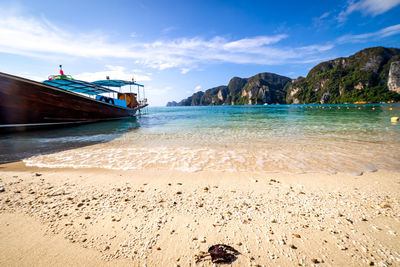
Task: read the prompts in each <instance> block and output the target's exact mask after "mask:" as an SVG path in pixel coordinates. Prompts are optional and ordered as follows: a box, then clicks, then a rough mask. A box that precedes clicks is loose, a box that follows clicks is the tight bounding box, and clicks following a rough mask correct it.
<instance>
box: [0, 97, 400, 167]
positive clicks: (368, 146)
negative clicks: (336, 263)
mask: <svg viewBox="0 0 400 267" xmlns="http://www.w3.org/2000/svg"><path fill="white" fill-rule="evenodd" d="M393 116H400V105H399V104H390V105H389V104H382V105H376V104H375V105H277V106H276V105H270V106H216V107H213V106H209V107H168V108H167V107H159V108H156V107H154V108H149V113H148V114H147V115H143V116H141V117H139V118H138V119H137V121H132V120H130V121H120V122H110V123H103V124H91V125H85V126H79V127H73V128H68V129H58V130H52V131H50V132H51V133H52V134H51V135H50V136H49V131H46V134H43V133H42V134H40V135H41V136H35V135H37V133H36V134H32V133H31V134H30V135H26V136H27V137H26V138H24V136H25V135H24V134H20V135H17V138H13V137H12V136H11V137H10V136H8V138H9V139H8V141H7V140H6V139H5V138H3V139H1V140H0V145H1V144H3V145H4V144H7V142H8V146H9V147H10V144H9V143H10V142H15V143H17V144H18V143H21V142H22V143H23V142H25V143H39V144H40V145H41V148H42V152H40V151H39V153H42V154H43V155H40V156H33V157H32V155H27V157H23V158H24V160H25V162H26V164H28V165H33V166H43V167H76V168H79V167H100V168H112V169H176V170H185V171H199V170H217V171H257V172H291V173H298V172H328V173H335V172H350V173H355V174H357V173H361V172H364V171H375V170H377V169H386V170H395V171H400V124H399V123H391V121H390V118H391V117H393ZM14 145H15V144H14ZM17 147H18V145H17ZM54 147H56V148H57V149H55V151H52V148H54ZM43 148H47V149H48V151H45V152H44V153H43ZM70 148H72V149H70ZM0 149H1V147H0ZM44 150H46V149H44ZM0 152H1V150H0ZM10 152H11V151H10ZM25 152H26V151H25ZM31 152H32V151H31ZM16 153H21V151H19V152H16ZM28 154H29V153H28ZM31 154H33V155H34V154H35V153H34V152H33V153H31ZM3 158H4V157H3ZM0 160H1V158H0ZM3 161H4V160H3Z"/></svg>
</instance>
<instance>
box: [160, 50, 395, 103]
mask: <svg viewBox="0 0 400 267" xmlns="http://www.w3.org/2000/svg"><path fill="white" fill-rule="evenodd" d="M392 100H394V101H400V49H397V48H384V47H373V48H367V49H364V50H361V51H359V52H357V53H356V54H354V55H352V56H350V57H347V58H337V59H334V60H329V61H326V62H322V63H320V64H318V65H317V66H315V67H314V68H312V69H311V70H310V72H309V73H308V75H307V77H305V78H304V77H299V78H297V79H295V80H291V79H290V78H288V77H284V76H280V75H277V74H273V73H260V74H257V75H254V76H252V77H250V78H239V77H234V78H232V79H231V80H230V82H229V84H228V86H219V87H214V88H211V89H208V90H206V91H205V92H197V93H195V94H193V95H192V96H190V97H188V98H186V99H184V100H182V101H181V102H179V103H176V102H170V103H168V106H196V105H255V104H258V105H260V104H265V103H267V104H275V103H279V104H292V103H294V104H308V103H321V104H340V103H354V102H357V101H366V102H375V103H376V102H387V101H392Z"/></svg>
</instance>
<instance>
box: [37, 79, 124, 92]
mask: <svg viewBox="0 0 400 267" xmlns="http://www.w3.org/2000/svg"><path fill="white" fill-rule="evenodd" d="M43 83H44V84H48V85H52V86H54V87H58V88H60V89H64V90H68V91H72V92H75V93H83V94H87V95H98V94H101V93H118V92H117V91H114V90H111V89H108V88H106V87H103V86H101V85H100V84H95V83H89V82H85V81H80V80H69V79H54V80H46V81H44V82H43Z"/></svg>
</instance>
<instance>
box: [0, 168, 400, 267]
mask: <svg viewBox="0 0 400 267" xmlns="http://www.w3.org/2000/svg"><path fill="white" fill-rule="evenodd" d="M0 174H1V181H0V185H1V186H3V187H4V192H1V193H0V213H1V214H2V216H1V221H0V240H2V241H0V248H1V249H0V251H2V252H1V253H0V262H1V263H2V264H4V265H7V266H17V265H31V266H32V265H34V266H38V265H45V266H47V265H54V264H56V265H57V264H58V265H61V264H66V263H67V262H68V261H67V260H68V258H69V257H70V256H68V255H69V254H68V253H66V254H65V256H60V257H58V256H57V257H54V255H61V254H64V247H65V246H66V247H68V248H70V249H71V250H72V251H76V253H77V254H78V255H79V256H77V258H76V259H74V261H73V262H71V265H79V264H81V265H89V266H93V265H98V264H100V265H108V264H111V265H129V264H130V265H134V266H139V265H140V266H142V265H143V264H147V266H157V265H158V264H159V263H160V262H163V264H164V265H166V266H176V265H180V266H193V265H194V264H195V260H194V256H195V255H197V254H198V253H199V252H200V251H207V249H208V247H210V246H211V245H215V244H219V243H224V244H227V245H231V246H233V247H234V248H235V249H237V250H238V251H239V252H240V253H241V255H238V257H237V260H236V261H234V262H233V263H232V266H243V265H248V264H250V265H257V264H259V265H266V266H269V265H279V264H281V265H299V264H300V265H301V266H311V265H315V264H319V265H334V266H337V265H347V266H360V265H367V264H372V263H373V264H375V266H376V265H377V266H379V265H384V264H393V265H397V264H400V254H399V253H400V242H399V234H400V197H399V196H400V174H399V173H398V172H391V171H382V170H378V171H377V172H367V173H364V174H363V175H362V176H355V175H351V174H344V173H338V174H322V173H305V174H282V173H261V172H260V173H256V172H238V173H230V172H212V171H200V172H194V173H188V172H183V171H165V170H142V171H137V170H127V171H116V170H104V169H45V168H37V167H26V166H25V164H24V163H23V162H15V163H9V164H3V165H0ZM21 221H23V223H21ZM7 224H8V225H7ZM10 229H12V231H11V230H10ZM32 229H35V234H27V233H29V232H32ZM27 244H31V246H28V245H27ZM38 251H39V252H38ZM46 251H47V252H46ZM45 252H46V253H45ZM38 253H39V254H38ZM60 253H61V254H60ZM38 255H40V257H39V256H38ZM78 259H79V260H78ZM75 260H76V261H75ZM202 265H204V266H211V265H212V263H211V261H210V260H204V261H201V262H199V263H198V264H197V265H196V266H202Z"/></svg>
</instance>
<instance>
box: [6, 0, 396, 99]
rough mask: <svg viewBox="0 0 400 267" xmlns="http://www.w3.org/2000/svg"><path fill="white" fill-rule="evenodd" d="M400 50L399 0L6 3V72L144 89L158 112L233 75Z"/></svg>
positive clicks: (287, 70)
mask: <svg viewBox="0 0 400 267" xmlns="http://www.w3.org/2000/svg"><path fill="white" fill-rule="evenodd" d="M372 46H385V47H397V48H400V0H351V1H348V0H335V1H332V0H324V1H208V0H203V1H190V0H186V1H162V0H160V1H149V0H148V1H145V0H143V1H128V0H127V1H122V0H114V1H108V2H106V1H82V0H81V1H31V0H20V1H18V0H13V1H7V0H6V1H5V0H0V71H1V72H6V73H10V74H14V75H18V76H23V77H26V78H31V79H34V80H39V81H42V80H44V79H46V78H47V76H48V75H50V74H56V73H57V72H58V65H59V64H62V65H63V69H64V72H65V73H66V74H71V75H72V76H73V77H74V78H77V79H82V80H87V81H94V80H98V79H104V78H105V76H110V77H111V78H112V79H113V78H114V79H130V78H131V77H132V76H134V77H135V79H136V80H137V81H138V82H140V83H142V84H144V85H145V88H146V96H147V97H148V99H149V102H150V104H151V105H153V106H160V105H165V104H166V103H167V102H168V101H172V100H177V101H178V100H181V99H183V98H185V97H188V96H190V95H191V94H192V93H194V92H195V91H198V90H206V89H208V88H211V87H215V86H219V85H226V84H227V83H228V82H229V80H230V78H232V77H233V76H239V77H250V76H252V75H254V74H257V73H260V72H273V73H277V74H281V75H285V76H288V77H291V78H297V77H298V76H300V75H301V76H305V75H306V74H307V73H308V71H309V70H310V68H312V67H313V66H315V65H316V64H318V63H319V62H321V61H325V60H328V59H333V58H337V57H342V56H349V55H351V54H353V53H355V52H357V51H359V50H361V49H364V48H367V47H372Z"/></svg>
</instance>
